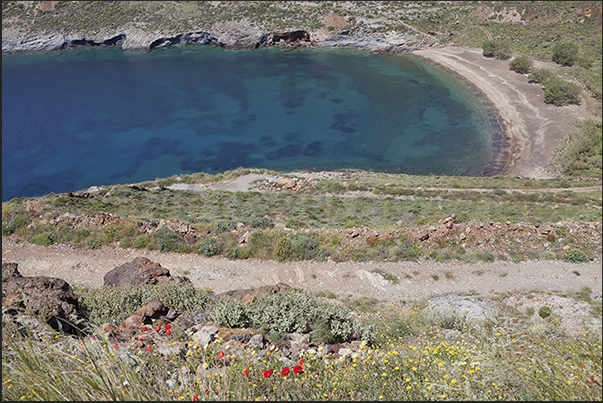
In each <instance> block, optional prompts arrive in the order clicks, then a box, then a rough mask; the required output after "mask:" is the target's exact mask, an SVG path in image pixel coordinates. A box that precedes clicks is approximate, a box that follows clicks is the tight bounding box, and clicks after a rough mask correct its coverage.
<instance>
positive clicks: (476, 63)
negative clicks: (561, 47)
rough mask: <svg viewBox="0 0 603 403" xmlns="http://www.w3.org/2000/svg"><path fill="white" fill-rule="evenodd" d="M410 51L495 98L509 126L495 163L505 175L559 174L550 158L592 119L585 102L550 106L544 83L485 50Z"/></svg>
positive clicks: (551, 66) (549, 176) (536, 176)
mask: <svg viewBox="0 0 603 403" xmlns="http://www.w3.org/2000/svg"><path fill="white" fill-rule="evenodd" d="M411 54H413V55H415V56H418V57H421V58H423V59H425V60H428V61H430V62H432V63H435V64H437V65H439V66H440V67H442V68H444V69H446V70H449V71H450V72H451V73H454V74H456V75H457V76H459V78H460V79H463V80H464V81H467V82H469V83H471V84H472V85H473V86H475V87H476V88H477V89H478V90H479V91H481V92H482V94H483V95H484V96H486V98H488V99H489V100H490V102H492V104H493V105H494V107H495V108H496V109H497V110H498V113H499V115H500V118H501V119H502V124H503V126H504V129H505V136H503V138H502V139H500V141H498V144H499V146H500V150H498V155H497V156H496V157H495V160H494V162H493V163H494V166H495V167H496V166H497V165H499V166H500V168H501V169H500V171H501V173H502V174H503V175H508V176H517V177H525V178H530V179H553V178H556V177H559V173H558V172H557V171H556V170H555V169H554V168H553V167H552V166H551V165H550V164H549V161H550V159H551V158H552V156H553V153H554V150H555V147H557V145H558V143H559V142H560V141H561V140H562V139H563V137H564V136H565V133H566V132H568V131H571V130H573V129H574V127H575V123H576V121H577V120H579V119H584V118H589V117H592V114H591V113H590V112H589V111H588V108H587V106H586V105H585V104H586V103H584V102H583V105H572V106H565V107H557V106H554V105H550V104H545V103H544V92H543V90H542V87H541V86H540V85H537V84H530V83H528V80H527V77H526V75H525V74H518V73H515V72H514V71H512V70H511V69H510V68H509V64H508V62H507V61H503V60H496V59H489V58H486V57H484V56H483V54H482V50H481V49H474V48H462V47H442V48H439V47H433V48H425V49H421V50H417V51H413V52H412V53H411ZM538 63H539V66H538V67H541V65H542V67H547V68H549V69H552V70H556V69H559V67H558V66H556V65H555V64H554V63H552V62H538ZM494 140H495V142H496V139H494ZM494 146H495V145H493V147H494Z"/></svg>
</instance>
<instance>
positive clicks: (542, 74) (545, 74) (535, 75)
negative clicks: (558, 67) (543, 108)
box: [528, 69, 557, 85]
mask: <svg viewBox="0 0 603 403" xmlns="http://www.w3.org/2000/svg"><path fill="white" fill-rule="evenodd" d="M556 77H557V74H556V73H555V72H554V71H552V70H549V69H532V70H530V75H529V76H528V82H529V83H538V84H543V85H544V84H546V83H547V82H548V81H550V80H552V79H553V78H556Z"/></svg>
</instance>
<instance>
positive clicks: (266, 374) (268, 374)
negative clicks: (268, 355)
mask: <svg viewBox="0 0 603 403" xmlns="http://www.w3.org/2000/svg"><path fill="white" fill-rule="evenodd" d="M271 375H272V371H271V370H269V369H267V370H266V371H264V378H270V376H271Z"/></svg>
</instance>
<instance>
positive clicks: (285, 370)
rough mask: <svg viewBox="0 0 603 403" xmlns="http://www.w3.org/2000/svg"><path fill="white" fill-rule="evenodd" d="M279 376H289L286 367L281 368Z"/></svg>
mask: <svg viewBox="0 0 603 403" xmlns="http://www.w3.org/2000/svg"><path fill="white" fill-rule="evenodd" d="M281 375H282V376H287V375H289V368H287V367H285V368H283V370H282V371H281Z"/></svg>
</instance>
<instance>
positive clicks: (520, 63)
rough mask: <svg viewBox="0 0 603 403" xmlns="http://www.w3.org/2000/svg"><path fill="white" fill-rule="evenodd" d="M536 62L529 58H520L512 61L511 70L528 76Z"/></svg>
mask: <svg viewBox="0 0 603 403" xmlns="http://www.w3.org/2000/svg"><path fill="white" fill-rule="evenodd" d="M533 64H534V62H533V61H532V59H530V58H529V57H528V56H525V55H524V56H519V57H516V58H515V59H513V60H511V62H510V63H509V68H510V69H511V70H513V71H514V72H516V73H519V74H527V73H529V72H530V69H531V68H532V65H533Z"/></svg>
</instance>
